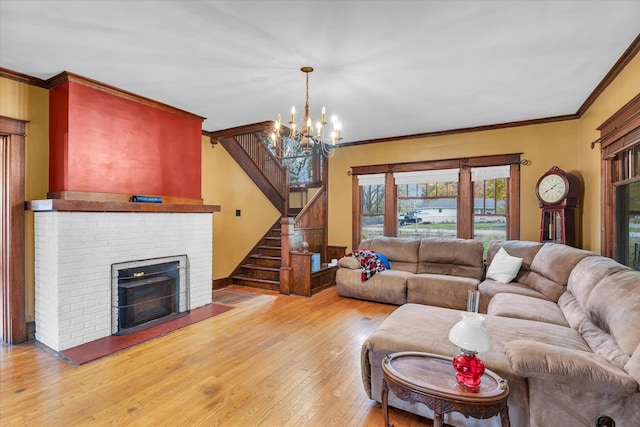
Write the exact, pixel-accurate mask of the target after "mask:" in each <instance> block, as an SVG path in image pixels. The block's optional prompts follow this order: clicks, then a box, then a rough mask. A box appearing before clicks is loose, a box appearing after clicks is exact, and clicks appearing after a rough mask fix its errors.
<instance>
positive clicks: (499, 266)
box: [487, 248, 522, 283]
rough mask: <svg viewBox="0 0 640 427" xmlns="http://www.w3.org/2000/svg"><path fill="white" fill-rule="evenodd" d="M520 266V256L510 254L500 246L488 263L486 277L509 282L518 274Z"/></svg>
mask: <svg viewBox="0 0 640 427" xmlns="http://www.w3.org/2000/svg"><path fill="white" fill-rule="evenodd" d="M521 266H522V258H518V257H514V256H511V255H509V253H508V252H507V251H506V250H505V249H504V248H500V250H498V253H497V254H496V255H495V256H494V257H493V260H492V261H491V264H490V265H489V269H488V270H487V278H489V279H493V280H495V281H496V282H500V283H509V282H511V281H512V280H513V279H514V278H515V277H516V276H517V275H518V272H519V271H520V267H521Z"/></svg>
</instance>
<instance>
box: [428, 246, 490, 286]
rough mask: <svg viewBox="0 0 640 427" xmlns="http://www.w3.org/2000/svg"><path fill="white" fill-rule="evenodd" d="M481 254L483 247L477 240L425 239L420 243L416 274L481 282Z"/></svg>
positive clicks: (482, 269) (482, 266) (482, 271)
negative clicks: (442, 275) (438, 275)
mask: <svg viewBox="0 0 640 427" xmlns="http://www.w3.org/2000/svg"><path fill="white" fill-rule="evenodd" d="M483 254H484V247H483V246H482V242H480V241H478V240H472V239H438V238H433V237H425V238H423V239H422V240H421V241H420V249H419V252H418V273H430V274H446V275H450V276H461V277H469V278H471V279H477V280H482V276H483V274H484V265H483V259H482V256H483Z"/></svg>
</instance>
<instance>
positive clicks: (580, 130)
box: [0, 56, 640, 321]
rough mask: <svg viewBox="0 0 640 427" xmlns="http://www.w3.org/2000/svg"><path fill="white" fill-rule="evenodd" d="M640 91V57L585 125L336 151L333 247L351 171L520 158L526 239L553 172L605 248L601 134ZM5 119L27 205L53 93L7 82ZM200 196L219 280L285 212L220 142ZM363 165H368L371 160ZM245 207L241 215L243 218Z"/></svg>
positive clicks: (29, 238)
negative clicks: (540, 189) (567, 178)
mask: <svg viewBox="0 0 640 427" xmlns="http://www.w3.org/2000/svg"><path fill="white" fill-rule="evenodd" d="M638 93H640V56H637V57H636V58H634V60H633V61H632V62H631V63H630V64H629V65H628V66H627V67H626V68H625V70H624V71H623V72H622V73H621V74H620V75H619V76H618V77H617V78H616V80H615V81H614V82H613V83H612V84H611V85H610V86H609V87H608V88H607V89H606V90H605V91H604V93H603V94H602V95H601V96H600V97H599V98H598V99H597V100H596V102H595V103H594V104H593V105H592V106H591V108H589V110H588V111H587V112H586V113H585V114H584V115H583V117H581V118H580V119H579V120H572V121H565V122H558V123H550V124H544V125H534V126H523V127H516V128H510V129H499V130H493V131H485V132H475V133H467V134H460V135H450V136H441V137H433V138H421V139H414V140H406V141H395V142H387V143H378V144H367V145H363V146H359V147H358V146H354V147H344V148H341V149H339V150H337V152H336V155H335V157H333V158H332V159H331V161H330V162H329V243H330V244H332V245H340V246H347V248H350V247H351V209H350V207H351V177H350V176H348V175H347V172H348V171H349V170H350V168H351V167H352V166H362V165H366V164H383V163H397V162H410V161H418V160H431V159H444V158H455V157H470V156H480V155H493V154H502V153H517V152H522V153H523V154H522V157H523V158H525V159H528V160H530V161H531V162H532V164H531V165H530V166H523V167H522V186H521V195H522V196H521V199H522V201H521V224H522V229H521V235H520V237H521V239H523V240H537V239H538V227H539V213H540V211H539V208H538V204H537V200H536V197H535V192H534V186H535V183H536V181H537V180H538V178H539V176H540V175H541V174H543V173H544V172H545V171H547V170H548V169H549V168H550V167H552V166H558V167H560V168H562V169H565V170H566V171H568V172H573V173H575V174H577V175H578V176H579V177H580V178H581V179H582V180H583V183H584V185H585V191H584V195H583V201H582V206H583V209H582V242H583V244H582V246H583V247H584V248H586V249H590V250H593V251H596V252H599V251H600V150H599V148H600V147H599V145H596V149H594V150H591V147H590V143H591V141H593V140H595V139H596V138H598V136H599V131H597V130H596V128H597V127H598V126H599V125H600V124H602V123H603V122H604V121H605V120H606V119H607V118H609V117H610V116H611V115H612V114H613V113H615V112H616V111H617V110H618V109H619V108H620V107H622V106H623V105H624V104H625V103H627V102H628V101H629V100H630V99H631V98H633V97H634V96H635V95H636V94H638ZM0 115H2V116H6V117H11V118H15V119H21V120H26V121H28V124H27V138H26V183H25V184H26V187H25V199H26V200H37V199H43V198H46V194H47V191H48V187H49V181H48V174H49V170H48V168H49V162H48V156H49V136H48V127H49V98H48V91H47V90H46V89H42V88H39V87H35V86H30V85H27V84H23V83H18V82H15V81H13V80H9V79H5V78H0ZM202 150H203V152H202V179H203V182H202V197H203V199H204V203H206V204H214V205H221V208H222V210H221V212H218V213H215V214H214V215H213V218H214V219H213V234H214V238H213V258H214V262H213V279H221V278H226V277H228V276H229V275H230V274H231V272H232V271H233V269H234V268H235V267H236V266H237V265H238V264H239V263H240V262H241V261H242V258H243V257H244V256H245V254H246V253H247V252H248V251H249V250H250V249H251V248H252V247H253V246H254V245H255V244H256V243H257V242H258V240H259V239H260V238H261V237H262V236H263V235H264V233H265V232H266V231H267V230H268V229H269V227H270V226H271V225H272V224H273V223H274V222H276V221H277V220H278V218H279V213H278V211H277V210H276V209H275V208H274V207H273V206H272V205H271V203H269V201H268V200H267V199H266V198H265V197H264V196H263V195H262V193H261V192H260V191H259V190H258V189H257V188H256V186H255V185H254V184H253V182H252V181H251V180H250V179H249V177H248V176H247V175H246V174H245V173H244V172H243V171H242V169H241V168H240V167H239V166H238V165H237V163H236V162H235V161H233V159H231V157H230V156H229V154H228V153H227V152H226V150H225V149H224V148H223V147H222V146H221V145H216V146H215V148H212V147H211V145H210V143H209V140H208V138H203V140H202ZM364 159H366V161H364ZM236 209H240V210H241V211H242V216H240V217H236V216H235V210H236ZM25 232H26V266H25V282H26V311H27V321H33V320H34V270H33V258H34V256H33V254H34V247H33V214H32V213H31V212H27V214H26V230H25Z"/></svg>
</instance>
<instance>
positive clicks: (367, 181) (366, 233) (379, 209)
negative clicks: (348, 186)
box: [358, 174, 385, 240]
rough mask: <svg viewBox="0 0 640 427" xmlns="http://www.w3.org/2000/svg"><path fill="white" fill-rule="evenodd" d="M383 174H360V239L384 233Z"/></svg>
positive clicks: (371, 237) (367, 238)
mask: <svg viewBox="0 0 640 427" xmlns="http://www.w3.org/2000/svg"><path fill="white" fill-rule="evenodd" d="M384 179H385V178H384V174H374V175H361V176H359V177H358V185H359V186H360V188H361V189H362V190H361V194H362V197H361V200H360V201H361V205H362V208H361V212H362V219H361V223H362V227H361V229H360V234H361V236H362V238H361V240H369V239H373V238H374V237H378V236H382V235H384V207H385V206H384V200H385V199H384Z"/></svg>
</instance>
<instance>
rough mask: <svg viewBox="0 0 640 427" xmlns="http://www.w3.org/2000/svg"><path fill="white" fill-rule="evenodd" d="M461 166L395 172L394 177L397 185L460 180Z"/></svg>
mask: <svg viewBox="0 0 640 427" xmlns="http://www.w3.org/2000/svg"><path fill="white" fill-rule="evenodd" d="M459 174H460V168H455V169H438V170H428V171H414V172H395V173H394V174H393V178H394V179H395V181H396V185H402V184H427V183H430V182H458V176H459Z"/></svg>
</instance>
